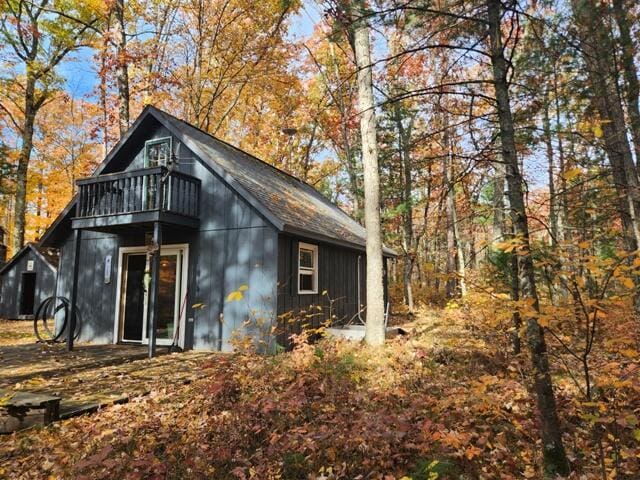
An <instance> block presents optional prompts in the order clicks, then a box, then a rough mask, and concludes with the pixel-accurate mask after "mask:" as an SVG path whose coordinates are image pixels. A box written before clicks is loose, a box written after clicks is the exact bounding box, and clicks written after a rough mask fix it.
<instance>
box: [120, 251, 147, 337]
mask: <svg viewBox="0 0 640 480" xmlns="http://www.w3.org/2000/svg"><path fill="white" fill-rule="evenodd" d="M146 264H147V256H146V254H144V253H135V254H133V253H129V254H126V255H125V256H124V265H125V270H124V272H123V275H124V282H123V283H124V288H123V289H122V300H121V305H122V310H123V315H122V318H123V322H122V324H123V325H122V327H123V328H122V340H123V341H125V342H140V341H142V326H143V323H144V315H145V304H146V301H145V299H146V292H145V288H144V271H145V267H146Z"/></svg>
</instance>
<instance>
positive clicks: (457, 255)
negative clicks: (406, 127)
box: [443, 117, 467, 298]
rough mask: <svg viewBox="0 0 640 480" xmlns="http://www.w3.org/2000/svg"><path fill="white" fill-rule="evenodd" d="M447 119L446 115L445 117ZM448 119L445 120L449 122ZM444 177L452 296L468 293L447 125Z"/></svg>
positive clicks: (449, 290)
mask: <svg viewBox="0 0 640 480" xmlns="http://www.w3.org/2000/svg"><path fill="white" fill-rule="evenodd" d="M445 119H446V117H445ZM447 122H448V120H445V123H447ZM443 143H444V147H445V149H446V152H445V157H444V158H445V160H444V178H445V184H446V188H447V201H446V205H447V275H451V274H453V273H454V272H455V275H456V276H455V278H449V279H447V284H446V294H447V297H449V298H451V297H454V296H456V295H457V294H460V295H461V296H463V297H464V296H465V295H466V294H467V287H466V284H465V281H464V277H465V261H464V250H463V248H462V241H461V239H460V226H459V225H458V211H457V209H456V191H455V183H454V181H453V158H452V157H453V152H452V147H451V141H450V138H449V129H448V128H447V127H446V125H445V132H444V142H443Z"/></svg>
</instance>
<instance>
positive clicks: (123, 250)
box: [113, 243, 189, 349]
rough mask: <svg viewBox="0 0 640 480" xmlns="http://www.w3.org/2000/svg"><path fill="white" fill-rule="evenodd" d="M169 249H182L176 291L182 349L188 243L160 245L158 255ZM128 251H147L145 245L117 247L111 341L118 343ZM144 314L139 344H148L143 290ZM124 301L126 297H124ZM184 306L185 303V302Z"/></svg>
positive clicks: (146, 303)
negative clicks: (116, 272) (125, 260)
mask: <svg viewBox="0 0 640 480" xmlns="http://www.w3.org/2000/svg"><path fill="white" fill-rule="evenodd" d="M167 251H169V252H170V253H169V254H171V253H173V251H177V252H180V251H182V262H181V264H180V265H178V267H179V268H180V273H181V275H180V279H179V281H180V291H179V292H178V316H179V317H180V318H179V319H178V325H179V327H178V328H179V332H178V346H179V347H180V348H183V349H184V339H185V327H186V316H187V309H186V308H184V309H183V308H182V305H183V304H185V302H186V301H187V298H186V295H187V293H188V288H187V282H188V279H189V244H188V243H176V244H170V245H162V247H161V249H160V255H162V254H163V253H165V252H167ZM128 253H138V254H139V253H147V247H146V246H138V247H120V248H119V249H118V275H117V283H116V307H115V315H114V321H113V343H119V342H121V341H122V340H121V332H122V327H123V325H122V321H123V320H124V319H123V318H121V316H122V315H121V306H122V304H121V302H120V300H121V296H122V293H123V292H122V289H123V287H124V277H125V275H126V270H125V268H124V267H125V266H124V256H125V254H128ZM144 298H145V300H144V314H143V319H142V341H141V342H140V344H141V345H148V343H149V341H148V339H147V338H145V336H146V332H145V328H146V326H147V313H148V312H147V305H148V301H147V293H146V292H145V295H144ZM125 301H126V298H125ZM185 306H186V304H185ZM170 344H171V342H169V343H168V345H170Z"/></svg>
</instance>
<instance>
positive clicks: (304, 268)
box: [298, 243, 318, 293]
mask: <svg viewBox="0 0 640 480" xmlns="http://www.w3.org/2000/svg"><path fill="white" fill-rule="evenodd" d="M298 293H318V246H317V245H311V244H308V243H299V244H298Z"/></svg>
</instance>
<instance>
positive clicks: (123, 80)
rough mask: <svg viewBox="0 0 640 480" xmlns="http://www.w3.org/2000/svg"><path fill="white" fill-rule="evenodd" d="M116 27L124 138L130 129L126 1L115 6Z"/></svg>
mask: <svg viewBox="0 0 640 480" xmlns="http://www.w3.org/2000/svg"><path fill="white" fill-rule="evenodd" d="M113 11H114V14H115V19H116V22H115V27H116V38H115V44H116V81H117V84H118V104H119V115H118V125H119V127H120V136H121V137H122V136H123V135H124V134H125V132H126V131H127V130H128V129H129V105H130V102H131V100H130V95H129V59H128V52H127V32H126V23H125V8H124V0H116V2H115V5H114V9H113Z"/></svg>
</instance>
